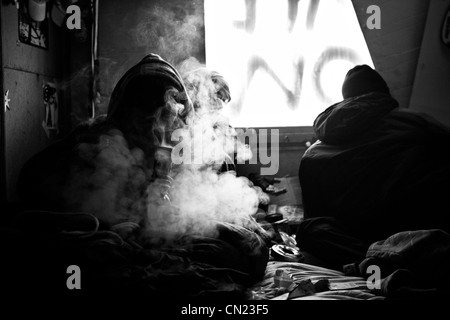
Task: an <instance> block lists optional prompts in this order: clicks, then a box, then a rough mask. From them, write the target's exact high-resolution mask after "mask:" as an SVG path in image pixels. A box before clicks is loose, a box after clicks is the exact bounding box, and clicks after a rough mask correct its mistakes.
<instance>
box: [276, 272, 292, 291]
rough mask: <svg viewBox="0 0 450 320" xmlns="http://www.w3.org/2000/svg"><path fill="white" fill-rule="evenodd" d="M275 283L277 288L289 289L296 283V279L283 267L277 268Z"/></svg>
mask: <svg viewBox="0 0 450 320" xmlns="http://www.w3.org/2000/svg"><path fill="white" fill-rule="evenodd" d="M273 284H274V285H275V287H277V288H280V289H288V290H289V289H290V288H291V286H293V285H294V279H292V277H291V275H290V274H288V273H287V272H286V271H284V270H283V269H277V270H275V276H274V277H273Z"/></svg>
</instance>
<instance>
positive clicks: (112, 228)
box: [0, 54, 269, 299]
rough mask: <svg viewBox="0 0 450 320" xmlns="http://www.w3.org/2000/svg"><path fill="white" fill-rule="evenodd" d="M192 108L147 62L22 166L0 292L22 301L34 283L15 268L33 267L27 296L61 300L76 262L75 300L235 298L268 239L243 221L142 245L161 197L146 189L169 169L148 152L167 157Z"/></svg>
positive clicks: (170, 75) (163, 64) (177, 82)
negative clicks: (50, 294) (99, 110)
mask: <svg viewBox="0 0 450 320" xmlns="http://www.w3.org/2000/svg"><path fill="white" fill-rule="evenodd" d="M192 110H193V106H192V102H191V100H190V98H189V96H188V94H187V90H186V87H185V84H184V82H183V79H182V77H181V76H180V74H179V72H178V71H177V70H176V69H175V68H174V67H173V66H172V65H171V64H170V63H168V62H167V61H165V60H164V59H163V58H161V57H160V56H159V55H157V54H148V55H146V56H145V57H144V58H143V59H141V60H140V61H138V62H137V63H136V64H135V65H134V66H132V67H131V68H130V69H129V70H128V71H127V72H125V74H124V75H123V76H122V77H121V78H120V80H119V81H118V82H117V84H116V86H115V88H114V90H113V92H112V95H111V99H110V103H109V106H108V112H107V114H106V115H102V116H99V117H97V118H96V119H92V120H90V121H87V122H85V123H82V124H80V125H79V126H77V127H76V128H75V129H74V130H73V131H72V132H71V133H70V134H69V135H68V136H67V137H65V138H63V139H61V140H60V141H58V142H56V143H54V144H52V145H50V146H48V147H47V148H45V149H44V150H42V151H41V152H39V153H37V154H36V155H34V156H33V157H32V158H31V159H29V161H27V162H26V163H25V165H24V166H23V168H22V171H21V174H20V177H19V181H18V186H19V190H18V195H19V197H20V201H21V204H22V208H23V210H22V212H20V213H19V214H18V215H17V217H15V219H13V220H14V221H13V222H12V223H11V225H10V226H8V227H7V228H6V229H2V230H1V232H0V237H1V238H2V239H8V241H2V244H7V246H6V247H5V248H3V247H2V250H1V251H2V252H3V253H5V252H8V253H9V254H6V253H5V254H4V256H3V258H4V260H3V261H4V263H3V265H2V267H5V268H6V269H7V270H6V271H5V272H2V274H4V275H8V278H9V281H11V286H10V287H8V286H6V285H5V286H4V287H3V288H2V289H4V290H5V291H7V290H8V289H7V288H9V289H14V290H17V291H18V292H23V290H24V288H26V287H27V283H31V282H33V281H34V280H31V279H30V276H28V275H27V273H26V268H28V266H29V265H28V264H27V261H40V263H39V265H36V266H34V267H35V268H36V269H35V271H36V272H35V273H36V274H41V277H40V279H42V282H43V283H41V282H39V283H38V282H36V283H34V284H33V288H34V289H33V290H37V291H38V292H41V293H44V288H45V290H48V291H55V293H57V294H59V293H62V294H63V295H64V294H70V292H69V291H68V290H65V289H66V286H65V283H66V278H67V274H66V269H67V267H68V266H69V265H72V264H76V265H78V266H80V269H81V272H82V275H83V277H82V280H83V282H82V287H83V291H82V293H85V294H86V293H93V294H95V295H97V296H98V295H99V294H117V295H119V296H126V295H128V294H131V295H136V294H138V295H141V296H142V297H151V298H156V299H160V298H167V297H171V298H175V299H177V298H178V299H179V298H198V297H201V298H208V297H213V298H214V297H216V298H217V297H224V296H227V297H228V296H233V297H239V298H242V297H243V295H244V294H245V292H244V289H245V286H247V285H249V284H250V283H252V282H253V281H255V280H256V279H259V278H260V277H261V276H262V275H263V274H264V270H265V267H266V264H267V261H268V257H269V254H268V253H269V251H268V250H269V249H268V243H269V238H268V237H267V238H266V235H265V233H264V232H263V229H262V228H261V227H260V226H259V225H257V223H256V222H255V221H254V220H251V219H250V217H249V220H248V222H249V223H248V225H247V226H245V227H244V226H242V225H233V224H231V223H223V224H220V223H219V224H218V225H217V233H218V236H217V237H215V238H213V237H210V238H208V237H200V236H197V235H193V236H192V235H190V234H185V235H182V236H183V237H182V238H180V239H179V241H174V242H173V243H171V244H169V245H166V243H165V244H164V245H160V244H159V243H158V242H155V241H152V240H149V239H148V238H150V237H151V236H152V235H149V236H148V233H147V230H146V226H147V225H146V221H147V220H146V219H151V218H152V214H156V212H153V211H152V210H151V208H154V207H158V204H159V202H158V204H157V205H156V206H153V207H150V206H149V204H150V202H152V203H153V202H155V201H160V202H161V203H162V202H164V201H166V199H165V198H163V197H153V196H149V194H148V193H147V192H150V191H148V190H153V189H158V188H152V185H154V184H155V182H156V181H157V180H158V179H160V178H165V177H164V176H163V175H164V174H165V173H166V172H165V170H166V169H167V167H168V166H169V165H170V163H166V162H164V161H160V160H159V159H158V156H157V155H159V154H160V153H159V152H161V150H163V151H164V152H162V153H163V154H166V155H167V152H165V151H167V150H170V148H171V147H173V144H174V143H175V142H172V141H171V134H172V132H173V130H176V129H178V128H181V127H183V126H184V125H185V120H186V117H187V116H188V115H189V113H190V112H192ZM165 160H168V161H169V162H170V159H165ZM160 175H162V176H160ZM161 196H162V194H161ZM164 203H166V202H164ZM167 206H170V202H168V203H167ZM172 223H176V221H172ZM191 236H192V237H191ZM3 249H5V250H3Z"/></svg>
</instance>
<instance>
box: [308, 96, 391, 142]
mask: <svg viewBox="0 0 450 320" xmlns="http://www.w3.org/2000/svg"><path fill="white" fill-rule="evenodd" d="M397 107H398V102H397V101H396V100H395V99H394V98H392V96H390V95H389V94H386V93H381V92H370V93H367V94H364V95H360V96H357V97H352V98H348V99H345V100H343V101H341V102H338V103H336V104H334V105H332V106H330V107H328V108H327V109H326V110H325V111H323V112H322V113H321V114H319V116H317V118H316V120H315V121H314V125H313V128H314V131H315V133H316V135H317V138H318V139H319V140H321V141H322V142H324V143H327V144H333V145H341V144H346V143H351V142H352V141H353V140H355V139H358V138H359V137H360V136H361V135H362V134H364V133H365V132H367V131H368V130H370V128H371V127H372V126H373V125H374V124H376V123H377V122H378V121H379V120H380V119H381V118H383V117H384V116H385V115H386V114H388V113H389V112H391V111H392V110H393V109H395V108H397Z"/></svg>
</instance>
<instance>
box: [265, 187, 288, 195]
mask: <svg viewBox="0 0 450 320" xmlns="http://www.w3.org/2000/svg"><path fill="white" fill-rule="evenodd" d="M266 192H267V193H270V194H275V195H277V194H281V193H285V192H287V189H286V188H278V187H275V186H274V185H270V186H268V187H267V188H266Z"/></svg>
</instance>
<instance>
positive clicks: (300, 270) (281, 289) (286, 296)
mask: <svg viewBox="0 0 450 320" xmlns="http://www.w3.org/2000/svg"><path fill="white" fill-rule="evenodd" d="M280 274H283V275H284V276H288V277H289V278H290V279H291V281H292V283H291V284H290V285H286V283H287V282H285V283H283V282H280V280H279V279H280V277H279V275H280ZM320 280H321V283H324V284H326V286H322V289H321V290H317V289H315V288H317V287H318V286H316V285H317V284H318V283H319V281H320ZM308 286H309V287H310V288H311V290H307V289H306V290H303V289H300V290H299V287H302V288H307V287H308ZM294 290H296V291H294ZM290 294H291V295H290ZM247 295H248V297H249V300H383V299H384V297H382V296H377V295H375V294H373V293H372V292H371V291H370V289H369V288H368V287H367V284H366V280H365V279H364V278H362V277H351V276H346V275H344V274H343V273H342V272H340V271H336V270H332V269H327V268H322V267H319V266H315V265H311V264H306V263H300V262H283V261H275V260H272V261H269V263H268V264H267V268H266V271H265V274H264V277H263V279H262V280H261V281H259V282H257V283H256V284H254V285H253V286H251V287H250V288H249V289H248V291H247Z"/></svg>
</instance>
